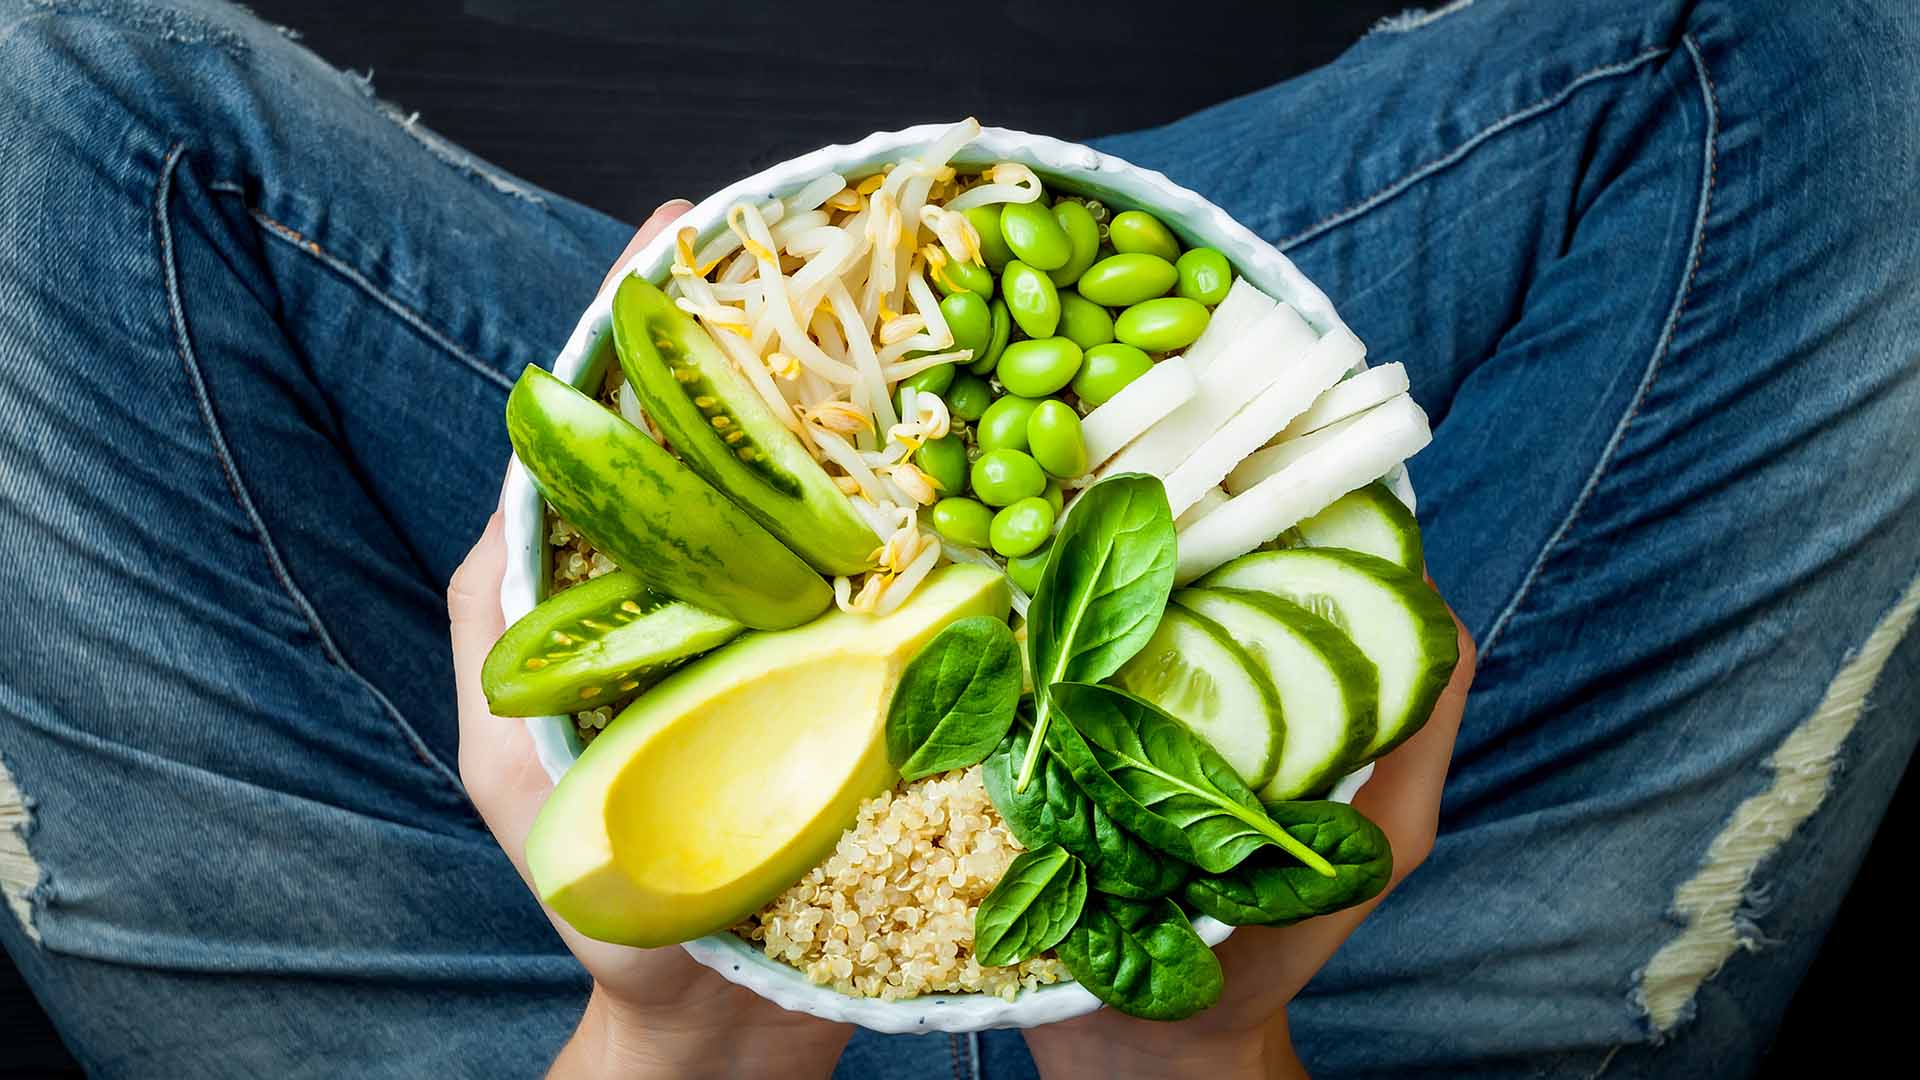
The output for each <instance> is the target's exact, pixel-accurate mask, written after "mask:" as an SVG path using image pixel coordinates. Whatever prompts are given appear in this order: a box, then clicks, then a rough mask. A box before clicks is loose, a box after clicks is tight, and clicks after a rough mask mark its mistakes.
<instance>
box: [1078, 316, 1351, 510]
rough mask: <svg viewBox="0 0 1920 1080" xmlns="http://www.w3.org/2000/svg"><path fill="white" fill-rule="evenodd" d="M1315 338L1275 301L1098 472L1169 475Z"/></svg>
mask: <svg viewBox="0 0 1920 1080" xmlns="http://www.w3.org/2000/svg"><path fill="white" fill-rule="evenodd" d="M1318 340H1319V335H1318V334H1315V333H1314V332H1313V327H1311V326H1308V325H1307V321H1306V320H1305V319H1302V318H1301V317H1300V313H1299V312H1297V311H1295V310H1293V309H1292V308H1290V307H1288V306H1287V305H1285V304H1278V305H1275V307H1274V309H1273V310H1272V311H1270V312H1268V313H1267V314H1266V315H1265V316H1264V317H1263V318H1261V320H1260V322H1259V323H1258V324H1257V325H1255V326H1254V327H1252V328H1251V329H1249V330H1247V331H1245V332H1244V333H1242V334H1241V335H1240V336H1239V337H1238V338H1237V339H1236V340H1235V341H1234V342H1233V344H1232V345H1231V346H1229V347H1228V349H1227V350H1226V351H1225V352H1223V353H1221V354H1220V355H1219V356H1217V357H1215V358H1214V360H1213V362H1212V363H1210V364H1208V365H1207V372H1206V374H1205V375H1203V376H1201V377H1200V392H1199V393H1198V394H1195V395H1194V397H1193V400H1192V401H1189V402H1187V403H1186V404H1185V405H1182V406H1180V408H1178V409H1176V410H1174V411H1173V412H1172V413H1170V414H1168V416H1167V418H1166V419H1165V420H1162V421H1161V422H1160V423H1158V424H1155V425H1153V428H1152V429H1151V430H1149V431H1148V432H1147V433H1146V434H1144V435H1142V436H1140V438H1139V439H1138V440H1136V441H1135V442H1134V443H1133V445H1131V446H1129V447H1127V448H1126V449H1125V450H1124V451H1122V452H1121V453H1120V454H1119V455H1117V456H1116V457H1115V458H1114V459H1113V460H1112V461H1110V462H1108V463H1107V466H1106V468H1105V469H1103V470H1102V472H1104V473H1123V472H1139V473H1146V474H1147V475H1149V476H1161V477H1164V476H1169V475H1171V474H1172V473H1173V470H1175V469H1177V468H1179V467H1180V464H1181V463H1182V462H1184V461H1186V460H1187V459H1188V458H1189V457H1192V456H1193V452H1194V451H1195V450H1198V449H1199V448H1200V444H1201V443H1204V442H1206V441H1207V439H1208V438H1209V437H1211V436H1212V435H1213V433H1214V432H1216V431H1218V430H1220V426H1221V425H1222V424H1225V423H1226V422H1227V420H1228V419H1229V418H1230V417H1232V416H1233V414H1234V413H1236V412H1239V411H1240V407H1241V406H1243V405H1245V404H1246V403H1247V402H1248V401H1250V400H1252V399H1253V397H1254V396H1255V395H1257V394H1259V393H1260V392H1261V391H1262V390H1265V389H1266V388H1267V387H1268V386H1270V385H1272V384H1273V382H1274V381H1275V380H1277V379H1279V378H1280V377H1281V376H1282V375H1283V374H1285V373H1286V371H1287V369H1288V368H1290V367H1292V366H1293V363H1294V361H1296V360H1297V359H1298V358H1299V357H1300V356H1301V355H1303V354H1305V353H1306V351H1307V350H1308V349H1310V348H1312V347H1313V345H1314V343H1315V342H1316V341H1318ZM1321 389H1323V387H1316V388H1315V389H1314V391H1313V392H1314V393H1316V394H1317V393H1319V392H1320V390H1321ZM1301 407H1302V408H1304V407H1305V404H1304V403H1302V406H1301ZM1258 445H1260V444H1259V443H1255V444H1254V446H1258ZM1248 449H1249V450H1251V449H1253V447H1248ZM1218 479H1220V478H1219V477H1217V476H1216V477H1213V478H1212V479H1210V480H1208V481H1207V482H1206V483H1204V484H1201V485H1199V488H1197V489H1196V490H1195V491H1194V496H1195V497H1198V495H1199V492H1200V491H1201V490H1204V489H1206V488H1208V487H1210V486H1212V485H1213V483H1214V481H1216V480H1218Z"/></svg>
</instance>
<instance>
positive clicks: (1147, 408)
mask: <svg viewBox="0 0 1920 1080" xmlns="http://www.w3.org/2000/svg"><path fill="white" fill-rule="evenodd" d="M1199 389H1200V388H1199V384H1198V383H1196V382H1195V381H1194V378H1193V374H1192V373H1191V372H1189V371H1188V370H1187V361H1186V359H1185V358H1184V357H1179V356H1169V357H1167V358H1166V359H1165V360H1162V361H1160V362H1159V363H1157V364H1155V365H1153V367H1152V369H1150V370H1149V371H1148V372H1147V373H1146V374H1145V375H1142V376H1140V377H1139V378H1137V379H1135V380H1133V381H1132V382H1130V383H1128V384H1127V385H1126V387H1125V388H1124V389H1122V390H1121V391H1120V392H1119V393H1117V394H1115V395H1113V397H1111V398H1108V399H1107V403H1106V404H1104V405H1102V406H1100V407H1099V408H1097V409H1095V410H1093V411H1092V412H1090V413H1088V414H1087V415H1086V418H1085V419H1083V420H1081V421H1080V437H1081V438H1082V439H1083V440H1084V441H1085V442H1086V444H1087V467H1088V468H1093V467H1096V466H1098V465H1099V464H1100V463H1101V462H1103V461H1106V460H1107V459H1108V458H1110V457H1112V456H1113V455H1115V454H1117V453H1119V452H1120V448H1121V447H1123V446H1126V445H1127V444H1128V443H1130V442H1132V441H1134V440H1135V439H1137V438H1139V437H1140V433H1141V432H1143V431H1146V430H1148V429H1149V428H1151V427H1153V425H1155V424H1156V423H1158V422H1160V420H1161V419H1163V418H1164V417H1165V416H1166V415H1167V414H1168V413H1170V412H1173V411H1174V410H1175V409H1178V408H1180V406H1182V405H1184V404H1186V403H1187V402H1188V401H1191V400H1192V399H1193V396H1194V395H1195V394H1196V393H1198V392H1199Z"/></svg>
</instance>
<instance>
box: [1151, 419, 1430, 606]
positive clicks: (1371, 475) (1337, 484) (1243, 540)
mask: <svg viewBox="0 0 1920 1080" xmlns="http://www.w3.org/2000/svg"><path fill="white" fill-rule="evenodd" d="M1323 430H1324V431H1326V432H1333V431H1334V429H1333V428H1327V429H1323ZM1307 438H1309V439H1315V440H1316V444H1315V445H1314V446H1312V447H1311V448H1309V449H1308V450H1307V451H1306V452H1305V453H1303V454H1301V455H1300V456H1299V457H1298V458H1297V459H1296V460H1294V461H1292V462H1290V463H1289V464H1287V465H1285V466H1284V467H1282V468H1281V469H1280V470H1279V471H1277V472H1275V473H1273V474H1272V475H1270V476H1268V477H1267V478H1266V479H1264V480H1261V481H1260V482H1259V483H1257V484H1254V485H1253V486H1252V487H1250V488H1247V489H1246V490H1245V491H1242V492H1241V493H1240V494H1238V495H1235V496H1234V497H1233V498H1231V499H1229V500H1227V503H1226V505H1225V506H1222V507H1220V508H1219V509H1217V510H1215V511H1214V512H1213V513H1211V514H1208V515H1206V516H1205V517H1202V518H1201V519H1200V520H1198V521H1196V522H1194V523H1193V524H1192V525H1189V526H1187V528H1186V529H1184V530H1182V531H1181V532H1180V534H1179V536H1180V543H1179V545H1178V559H1179V561H1178V563H1177V564H1176V566H1175V570H1174V581H1175V582H1188V581H1192V580H1193V579H1194V578H1197V577H1199V576H1200V575H1202V574H1204V573H1206V572H1207V571H1209V570H1212V569H1213V568H1214V567H1216V566H1219V565H1221V564H1222V563H1224V562H1226V561H1227V560H1229V559H1233V558H1237V557H1238V556H1241V555H1244V554H1246V553H1247V552H1249V551H1252V550H1253V549H1254V548H1256V547H1259V546H1260V545H1261V544H1264V543H1266V542H1267V541H1268V540H1271V539H1273V538H1274V537H1276V536H1278V535H1280V534H1281V533H1282V532H1285V531H1286V530H1287V529H1290V528H1292V527H1293V526H1295V525H1298V524H1299V523H1300V522H1301V521H1303V520H1305V519H1306V518H1308V517H1311V516H1313V515H1314V514H1317V513H1319V512H1320V511H1322V510H1324V509H1326V508H1327V507H1328V506H1330V505H1332V503H1333V501H1334V500H1335V499H1338V498H1339V497H1340V496H1342V495H1345V494H1346V493H1347V492H1349V491H1353V490H1354V489H1356V488H1360V487H1363V486H1365V485H1367V484H1370V483H1372V482H1373V481H1374V480H1376V479H1378V478H1380V477H1381V476H1383V475H1385V474H1386V473H1387V472H1388V471H1390V470H1391V469H1393V468H1394V466H1396V465H1398V464H1399V463H1400V462H1401V461H1403V460H1405V459H1406V458H1408V457H1411V456H1412V455H1414V454H1416V453H1418V452H1419V451H1420V449H1421V448H1422V447H1424V446H1426V445H1427V443H1429V442H1431V441H1432V439H1433V434H1432V432H1431V431H1429V430H1428V428H1427V415H1426V414H1425V413H1423V412H1421V411H1420V406H1418V405H1415V404H1414V403H1413V399H1412V398H1410V397H1407V396H1406V395H1404V394H1403V395H1401V396H1400V397H1397V398H1394V399H1393V400H1392V401H1389V402H1387V403H1386V404H1384V405H1380V406H1376V407H1375V408H1372V409H1369V410H1368V411H1366V412H1363V413H1361V414H1360V415H1359V416H1356V417H1353V418H1351V420H1349V421H1342V422H1341V426H1340V428H1339V430H1338V432H1337V433H1336V434H1334V435H1332V436H1331V437H1329V438H1326V439H1320V438H1319V436H1318V434H1316V435H1310V436H1307ZM1303 441H1304V440H1303Z"/></svg>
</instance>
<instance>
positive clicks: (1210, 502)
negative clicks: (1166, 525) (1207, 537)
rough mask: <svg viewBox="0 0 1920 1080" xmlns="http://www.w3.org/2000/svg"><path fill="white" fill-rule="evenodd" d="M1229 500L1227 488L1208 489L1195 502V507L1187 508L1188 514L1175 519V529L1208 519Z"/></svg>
mask: <svg viewBox="0 0 1920 1080" xmlns="http://www.w3.org/2000/svg"><path fill="white" fill-rule="evenodd" d="M1228 498H1229V496H1228V495H1227V490H1226V489H1225V488H1220V487H1210V488H1208V489H1207V490H1205V491H1203V492H1201V493H1200V497H1199V498H1197V499H1195V500H1193V505H1192V506H1189V507H1187V512H1186V513H1184V514H1181V515H1180V516H1179V517H1177V518H1174V519H1173V527H1174V528H1175V529H1184V528H1186V527H1187V526H1189V525H1191V524H1193V523H1194V522H1196V521H1199V520H1200V519H1201V518H1203V517H1206V516H1207V515H1208V514H1211V513H1213V512H1214V511H1215V510H1218V509H1220V508H1221V507H1222V506H1225V505H1226V504H1227V499H1228Z"/></svg>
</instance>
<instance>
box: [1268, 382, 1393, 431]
mask: <svg viewBox="0 0 1920 1080" xmlns="http://www.w3.org/2000/svg"><path fill="white" fill-rule="evenodd" d="M1406 392H1407V366H1406V365H1405V364H1401V363H1397V362H1396V363H1392V364H1381V365H1380V366H1379V367H1370V368H1368V369H1367V370H1365V371H1362V372H1360V373H1359V374H1357V375H1355V376H1354V377H1353V378H1351V379H1346V380H1344V381H1342V382H1338V383H1335V384H1334V385H1333V386H1332V388H1330V389H1329V390H1328V391H1327V392H1326V393H1324V394H1321V395H1320V397H1319V399H1318V400H1316V401H1315V402H1314V403H1313V407H1312V408H1311V409H1308V410H1307V411H1306V412H1303V413H1301V414H1300V415H1299V416H1296V417H1294V418H1293V422H1292V423H1290V424H1288V425H1287V429H1286V430H1285V431H1282V432H1281V433H1280V434H1279V435H1277V436H1275V438H1274V440H1273V441H1274V442H1275V443H1281V442H1285V441H1286V440H1288V439H1292V438H1297V437H1299V436H1301V435H1306V434H1309V433H1311V432H1315V431H1319V430H1320V429H1321V428H1323V427H1326V426H1327V425H1328V424H1332V423H1335V422H1337V421H1340V420H1345V419H1346V418H1347V417H1349V416H1352V415H1354V414H1355V413H1363V412H1366V411H1367V410H1368V409H1371V408H1373V407H1374V406H1375V405H1378V404H1380V403H1381V402H1383V401H1388V400H1390V399H1392V398H1393V397H1395V396H1396V395H1399V394H1404V393H1406Z"/></svg>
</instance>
